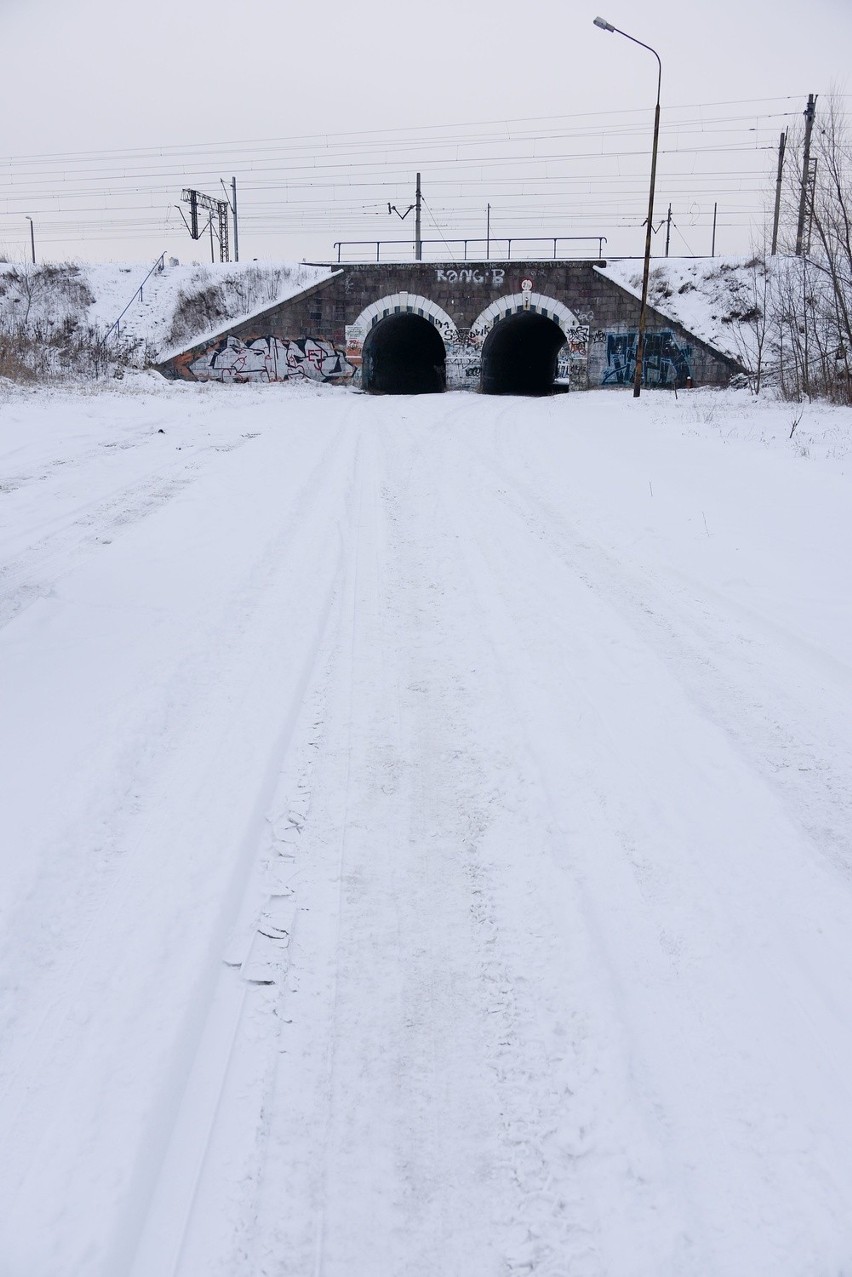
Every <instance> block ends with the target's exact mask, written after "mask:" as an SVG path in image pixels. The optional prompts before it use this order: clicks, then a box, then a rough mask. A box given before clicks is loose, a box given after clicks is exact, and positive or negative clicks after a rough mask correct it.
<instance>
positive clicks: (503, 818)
mask: <svg viewBox="0 0 852 1277" xmlns="http://www.w3.org/2000/svg"><path fill="white" fill-rule="evenodd" d="M0 414H2V416H0V466H2V469H0V546H2V549H0V626H2V627H1V628H0V679H2V689H1V690H2V698H3V708H2V719H1V720H0V723H1V724H2V725H0V733H2V760H3V767H2V776H0V810H2V813H3V816H2V827H3V838H2V841H3V852H2V860H0V864H1V865H2V886H1V887H0V980H2V1005H1V1006H0V1147H2V1148H3V1150H4V1156H3V1158H2V1159H0V1201H2V1202H3V1203H4V1210H3V1218H2V1221H0V1274H2V1277H125V1275H128V1277H201V1275H202V1274H204V1275H205V1277H207V1275H208V1274H217V1275H219V1277H257V1275H258V1274H267V1275H269V1277H271V1275H272V1274H275V1277H403V1274H404V1275H405V1277H427V1275H428V1277H434V1275H435V1274H439V1273H440V1274H442V1275H444V1277H520V1275H524V1277H526V1275H527V1274H531V1275H533V1274H534V1275H535V1277H660V1275H662V1274H671V1275H673V1277H674V1275H677V1277H680V1275H681V1274H683V1275H684V1277H685V1275H691V1277H716V1275H718V1277H741V1275H744V1274H749V1277H761V1275H764V1274H765V1275H766V1277H770V1275H772V1277H777V1275H779V1274H781V1275H784V1277H799V1275H802V1277H804V1275H805V1274H808V1275H809V1277H810V1275H814V1277H816V1275H817V1274H833V1275H834V1274H838V1273H848V1274H852V1156H850V1149H852V1093H850V1081H849V1079H850V1076H852V797H850V785H849V777H850V761H852V666H851V665H850V657H849V653H850V651H852V601H850V591H849V573H848V563H847V561H846V560H847V557H848V546H849V545H850V544H852V503H850V500H849V497H850V491H849V489H850V479H849V470H850V465H849V461H850V459H852V452H850V451H849V429H850V427H849V421H848V413H847V414H844V413H842V412H839V411H834V412H832V411H829V410H817V409H811V410H810V418H809V420H808V421H806V422H804V423H803V425H802V427H800V430H799V432H798V434H797V439H796V440H795V441H793V440H787V438H786V435H787V433H788V430H789V422H788V420H787V418H788V417H789V415H790V414H789V412H785V410H784V409H783V407H778V406H771V405H769V406H767V405H760V404H758V405H754V404H752V403H750V401H748V400H747V399H745V398H743V397H738V396H735V395H709V394H701V393H697V392H696V393H695V394H694V395H681V396H680V398H679V399H678V400H675V399H674V397H673V396H668V395H653V394H650V395H646V396H644V397H643V398H642V400H640V401H639V403H634V402H633V401H632V399H631V398H630V397H629V396H622V395H619V394H614V393H612V392H598V393H590V394H587V395H571V396H564V397H557V398H555V399H550V400H540V401H524V400H518V399H506V400H493V399H487V398H484V397H481V396H475V395H469V394H448V395H444V396H422V397H420V398H414V399H390V398H388V399H377V398H368V397H366V396H357V395H352V394H347V393H344V392H340V391H329V390H327V389H324V388H313V387H305V388H304V389H302V390H293V389H292V388H286V389H281V388H280V387H269V388H262V387H259V388H253V387H241V388H239V389H238V390H237V389H231V390H228V389H222V388H219V387H215V386H210V387H202V388H197V387H185V386H176V387H163V388H162V390H160V391H158V392H157V393H147V394H141V393H140V394H132V393H127V392H126V393H123V394H103V395H96V396H91V397H87V396H83V395H76V396H72V395H65V396H59V395H57V396H55V397H46V398H44V399H38V398H34V397H32V396H24V395H20V396H18V395H14V396H8V397H7V398H5V399H4V400H3V402H2V403H1V404H0ZM161 431H162V433H160V432H161ZM803 441H804V442H803ZM808 451H809V452H810V454H811V455H802V454H803V453H807V452H808Z"/></svg>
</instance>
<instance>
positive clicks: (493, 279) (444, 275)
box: [435, 266, 506, 288]
mask: <svg viewBox="0 0 852 1277" xmlns="http://www.w3.org/2000/svg"><path fill="white" fill-rule="evenodd" d="M435 278H436V279H437V280H438V282H439V283H441V284H488V283H490V285H491V287H492V288H501V287H502V285H503V280H504V279H505V278H506V272H505V270H504V269H503V268H502V266H492V267H491V268H490V269H486V270H477V269H475V268H473V267H468V266H463V267H462V268H461V269H460V270H443V269H442V268H441V267H439V266H436V267H435Z"/></svg>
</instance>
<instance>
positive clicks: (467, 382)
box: [444, 328, 482, 390]
mask: <svg viewBox="0 0 852 1277" xmlns="http://www.w3.org/2000/svg"><path fill="white" fill-rule="evenodd" d="M444 345H445V346H446V350H447V389H448V390H468V389H470V387H471V386H473V388H474V389H476V387H477V385H478V384H479V370H480V359H481V356H482V340H481V338H479V337H477V335H476V334H472V333H471V330H470V329H469V328H459V329H458V330H457V332H456V334H455V335H454V336H453V337H452V338H451V339H450V340H447V339H446V338H445V339H444Z"/></svg>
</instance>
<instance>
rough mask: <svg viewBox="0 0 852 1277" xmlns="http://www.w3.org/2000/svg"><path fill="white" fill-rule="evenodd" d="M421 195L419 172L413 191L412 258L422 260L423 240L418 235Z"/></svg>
mask: <svg viewBox="0 0 852 1277" xmlns="http://www.w3.org/2000/svg"><path fill="white" fill-rule="evenodd" d="M421 203H422V196H421V193H420V174H419V173H418V174H417V189H416V191H415V193H414V260H415V261H417V262H422V260H423V240H422V239H421V236H420V205H421Z"/></svg>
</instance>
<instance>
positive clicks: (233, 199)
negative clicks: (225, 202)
mask: <svg viewBox="0 0 852 1277" xmlns="http://www.w3.org/2000/svg"><path fill="white" fill-rule="evenodd" d="M231 215H232V216H233V219H234V261H235V262H238V261H239V260H240V233H239V230H238V229H237V179H236V178H235V177H232V178H231Z"/></svg>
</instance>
